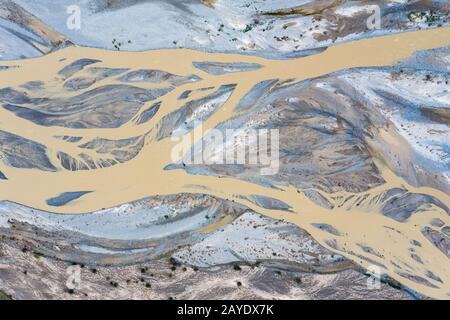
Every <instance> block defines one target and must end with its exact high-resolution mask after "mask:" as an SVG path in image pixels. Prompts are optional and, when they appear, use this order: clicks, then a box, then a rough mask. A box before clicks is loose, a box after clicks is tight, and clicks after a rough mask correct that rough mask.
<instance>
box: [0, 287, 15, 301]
mask: <svg viewBox="0 0 450 320" xmlns="http://www.w3.org/2000/svg"><path fill="white" fill-rule="evenodd" d="M0 300H2V301H4V300H12V297H11V296H10V295H9V294H6V293H5V292H3V291H2V290H0Z"/></svg>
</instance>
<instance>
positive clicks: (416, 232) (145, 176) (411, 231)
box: [0, 28, 450, 298]
mask: <svg viewBox="0 0 450 320" xmlns="http://www.w3.org/2000/svg"><path fill="white" fill-rule="evenodd" d="M448 45H450V28H440V29H432V30H424V31H417V32H410V33H402V34H397V35H389V36H383V37H379V38H373V39H366V40H360V41H355V42H349V43H346V44H341V45H337V46H335V47H331V48H328V49H327V50H326V51H324V52H322V53H320V54H316V55H312V56H308V57H304V58H299V59H295V60H281V61H280V60H268V59H263V58H257V57H252V56H241V55H236V54H219V53H207V52H199V51H193V50H186V49H176V50H158V51H150V52H113V51H105V50H99V49H90V48H80V47H71V48H67V49H64V50H61V51H58V52H55V53H52V54H49V55H47V56H44V57H39V58H36V59H29V60H23V61H11V62H7V63H4V65H6V66H8V65H11V66H12V65H14V66H18V67H17V68H11V69H7V70H4V71H2V73H1V75H0V87H2V88H5V87H18V86H20V85H23V84H24V83H27V82H30V81H42V82H44V83H45V82H47V83H51V84H52V86H49V92H48V95H49V96H53V97H61V96H62V97H64V96H66V95H68V93H67V91H64V90H63V89H62V87H61V85H60V84H58V83H56V82H55V77H57V75H58V72H59V71H60V70H61V69H62V68H64V67H65V66H67V65H68V64H70V63H72V62H74V61H77V60H79V59H85V58H90V59H96V60H98V61H99V62H97V63H96V64H95V65H96V67H108V68H127V69H129V71H136V70H142V69H159V70H164V71H166V72H169V73H172V74H175V75H182V76H189V75H192V74H196V75H198V76H199V77H201V80H199V81H195V82H188V83H184V84H182V85H180V86H178V87H176V88H173V90H172V91H170V92H169V93H167V94H165V95H164V96H162V97H160V98H159V100H161V107H160V109H159V112H157V113H156V114H155V115H154V117H153V118H151V119H150V120H149V121H147V122H144V123H142V124H139V125H136V123H135V122H133V121H131V120H130V121H129V122H128V123H126V124H124V125H122V126H120V127H118V128H68V127H62V126H51V127H50V126H49V127H46V126H42V125H38V124H35V123H33V122H32V121H29V120H26V119H24V118H21V117H18V116H17V115H16V114H14V113H12V112H10V111H8V110H6V109H4V108H0V129H1V130H2V131H5V132H9V133H11V134H15V135H17V136H20V137H23V138H25V139H29V140H31V141H34V142H36V143H39V144H41V145H42V146H45V147H46V148H47V149H46V150H47V151H46V154H47V156H48V158H49V161H50V162H51V163H52V164H53V165H54V166H55V167H56V168H57V169H58V171H56V172H48V171H41V170H37V169H30V168H17V167H14V166H11V165H7V164H6V163H4V162H2V163H0V170H1V171H2V172H3V173H5V174H6V176H7V177H8V180H4V181H2V182H1V183H0V194H1V196H2V198H3V199H5V200H9V201H13V202H17V203H20V204H23V205H26V206H29V207H33V208H38V209H42V210H46V211H50V212H58V213H81V212H92V211H96V210H99V209H102V208H107V207H114V206H117V205H120V204H123V203H127V202H131V201H133V200H137V199H143V198H145V197H148V196H151V195H166V194H177V193H182V192H186V193H206V194H210V195H214V196H216V197H219V198H224V199H230V200H233V201H236V202H239V203H241V204H243V205H245V206H247V207H249V208H251V209H253V210H255V211H257V212H260V213H262V214H265V215H267V216H270V217H273V218H277V219H283V220H286V221H289V222H291V223H295V224H297V225H298V226H300V227H301V228H303V229H305V230H307V231H308V232H309V233H310V234H311V235H312V236H313V237H314V238H315V239H316V240H317V241H318V242H319V243H320V244H321V245H323V246H324V247H326V248H328V249H330V250H332V251H334V252H337V253H339V254H341V255H343V256H345V257H347V258H349V259H351V260H353V261H355V262H356V263H358V264H360V265H361V266H363V267H364V268H368V267H369V266H372V265H374V264H375V265H377V266H378V267H379V268H380V271H381V272H383V273H386V274H388V275H389V276H390V277H392V278H393V279H395V280H397V281H399V282H400V283H402V284H404V285H406V286H408V287H410V288H412V289H414V290H416V291H418V292H420V293H423V294H425V295H427V296H430V297H435V298H448V293H449V292H450V265H449V263H448V258H447V256H446V255H445V254H444V253H442V252H441V251H440V250H439V249H438V248H437V247H435V246H434V245H433V244H432V243H431V242H430V241H428V239H427V238H426V237H425V236H424V235H423V233H422V229H423V228H425V227H427V226H428V222H429V221H430V220H431V219H434V218H439V219H441V220H442V221H444V222H445V223H446V224H447V225H450V219H449V216H448V214H447V213H446V212H445V211H444V210H443V209H441V208H439V207H437V206H433V205H431V206H429V207H426V208H423V210H422V212H421V213H420V214H418V215H414V216H412V217H411V218H410V219H408V220H407V221H405V222H398V221H395V220H393V219H391V218H389V217H386V216H384V215H383V214H382V212H381V208H382V204H383V202H382V201H381V200H380V194H381V193H383V192H385V191H387V190H389V189H392V188H403V189H406V190H408V191H409V192H411V193H421V194H426V195H430V196H433V197H435V198H437V199H439V200H440V201H441V202H442V203H444V204H445V205H447V207H450V198H449V195H447V194H445V193H444V192H442V191H439V190H435V189H432V188H428V187H413V186H411V185H409V184H408V183H406V182H405V181H404V180H403V179H400V178H399V177H397V176H396V175H395V174H394V173H393V172H392V171H391V170H390V169H389V168H388V167H387V166H385V165H384V164H383V162H382V161H377V166H378V168H379V170H380V172H381V174H382V176H383V178H384V181H385V183H384V184H382V185H380V186H377V187H374V188H372V189H370V190H368V191H367V192H364V193H362V194H357V193H349V192H339V193H334V194H325V193H323V192H321V191H320V190H317V192H319V193H320V194H321V196H322V197H323V198H324V199H326V200H327V201H328V202H330V203H332V204H335V205H334V206H333V208H331V209H330V208H324V207H321V206H319V205H318V204H316V203H315V202H313V201H312V200H310V199H309V198H308V197H307V196H306V195H305V194H304V193H303V192H301V191H299V190H296V189H295V188H293V187H290V186H280V187H279V188H268V187H263V186H261V185H257V184H254V183H250V182H246V181H242V180H238V179H233V178H220V177H214V176H200V175H190V174H188V173H186V172H185V171H183V170H170V171H167V170H164V168H165V167H166V166H167V165H169V164H171V163H173V162H174V159H172V158H171V151H172V149H173V147H174V146H175V144H176V142H174V141H171V139H170V138H165V139H161V140H158V139H156V134H157V132H156V131H157V130H154V128H155V127H156V126H158V124H159V123H160V121H161V119H163V117H164V116H166V115H168V114H170V113H171V112H173V111H175V110H177V109H179V108H180V107H181V106H183V105H184V104H185V103H186V101H192V100H193V99H195V98H198V96H197V97H188V98H187V100H182V101H180V100H179V99H178V97H180V95H181V94H182V93H183V92H185V91H186V90H191V91H195V90H199V89H201V88H205V87H214V88H219V87H220V86H221V85H227V84H235V85H236V88H235V89H234V91H233V93H232V94H231V96H230V97H229V98H228V100H227V101H226V102H225V103H224V105H223V106H222V107H221V108H220V109H219V110H217V112H216V113H215V114H213V115H212V116H211V117H210V118H209V119H207V120H206V121H205V123H204V124H203V128H204V129H205V131H206V130H207V129H208V128H213V127H215V126H216V125H217V124H218V123H221V122H223V121H226V120H228V119H230V118H231V117H233V116H234V115H235V108H234V107H235V106H236V104H237V103H238V102H239V101H240V99H241V98H242V97H243V96H244V95H245V94H246V93H247V92H248V91H249V90H250V89H251V88H252V87H253V86H254V85H256V84H257V83H259V82H261V81H263V80H270V79H274V78H278V79H281V80H286V79H295V80H296V81H301V80H304V79H310V78H315V77H319V76H322V75H325V74H328V73H331V72H335V71H339V70H343V69H348V68H354V67H368V66H386V65H392V64H394V63H395V62H397V61H399V60H401V59H404V58H406V57H408V56H410V55H411V54H412V53H414V52H415V51H418V50H425V49H432V48H437V47H443V46H448ZM194 61H212V62H221V63H236V62H242V63H257V64H259V65H261V66H262V68H260V69H257V70H252V71H246V72H240V73H229V74H222V75H211V74H208V73H206V72H202V71H201V70H199V69H196V68H195V67H194V66H193V64H192V62H194ZM86 72H87V71H86V70H82V71H80V73H78V74H77V76H80V75H87V74H86ZM115 83H118V79H117V77H110V78H106V79H100V80H99V81H98V82H97V83H95V84H94V87H99V86H104V85H108V84H115ZM133 86H138V87H141V88H146V89H149V88H155V86H156V87H157V86H164V84H154V83H147V82H145V81H143V82H139V83H133ZM92 88H93V87H90V88H89V89H92ZM84 90H86V89H84ZM199 92H200V90H199ZM199 94H200V95H202V94H204V96H206V95H207V94H209V93H208V92H205V93H198V94H197V95H199ZM153 103H154V101H150V102H147V103H145V104H144V105H143V106H142V108H141V109H140V111H139V112H138V114H139V113H142V112H144V111H145V110H147V109H148V108H149V107H150V106H151V105H152V104H153ZM137 136H145V143H144V146H143V148H142V150H141V151H140V152H139V153H138V154H137V155H136V157H134V158H133V159H131V160H129V161H126V162H124V163H120V164H117V165H115V166H110V167H107V168H99V169H93V170H84V171H69V170H65V169H64V168H63V167H62V166H61V164H60V162H59V159H58V156H57V152H58V151H63V152H65V153H67V154H70V155H72V156H73V157H74V158H76V159H77V160H82V159H81V158H80V156H79V155H80V153H85V152H88V153H89V155H90V156H91V157H93V158H95V157H96V156H98V155H97V154H96V153H95V152H94V151H92V150H91V151H89V150H88V151H86V149H83V148H81V147H80V146H81V145H82V144H83V143H86V142H88V141H91V140H93V139H99V138H100V139H109V140H118V139H127V138H131V137H137ZM58 137H81V139H82V140H81V142H79V143H72V142H70V141H66V140H64V139H60V138H58ZM382 137H384V138H385V139H386V140H388V141H391V140H392V139H391V137H390V135H389V134H382ZM80 191H86V192H90V193H86V194H84V195H83V196H81V197H80V198H78V199H76V200H74V201H71V202H68V203H67V204H66V205H63V206H59V207H56V206H51V205H49V204H48V203H47V200H48V199H52V198H55V197H57V196H58V195H60V194H63V193H65V192H80ZM252 195H260V196H265V197H270V198H273V199H277V200H280V201H283V202H284V203H286V204H288V205H289V206H290V207H291V208H292V209H291V211H292V212H286V211H280V210H269V209H264V208H261V207H260V206H258V205H256V204H255V203H252V202H250V201H248V200H246V198H248V197H251V196H252ZM360 196H364V197H365V199H368V200H367V201H361V203H362V204H361V205H356V204H354V203H352V202H351V201H350V202H346V203H345V204H344V205H339V199H341V198H344V199H345V198H351V197H355V199H356V198H357V197H360ZM226 222H228V221H225V223H226ZM317 225H330V226H332V227H333V228H334V229H335V230H337V231H338V232H334V233H330V232H329V229H328V228H317ZM413 240H415V241H419V242H420V243H421V246H420V247H414V248H413V249H414V251H415V253H416V254H417V255H419V256H420V258H421V260H422V261H423V263H422V264H420V263H417V261H416V260H414V259H412V258H411V248H412V247H411V246H412V245H411V242H412V241H413ZM364 248H371V250H364ZM373 252H376V253H377V254H373ZM430 271H431V272H432V273H433V274H434V275H437V276H438V277H439V279H440V281H438V280H435V279H430V278H427V282H425V281H422V282H421V281H415V279H425V278H426V275H427V273H428V272H430Z"/></svg>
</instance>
